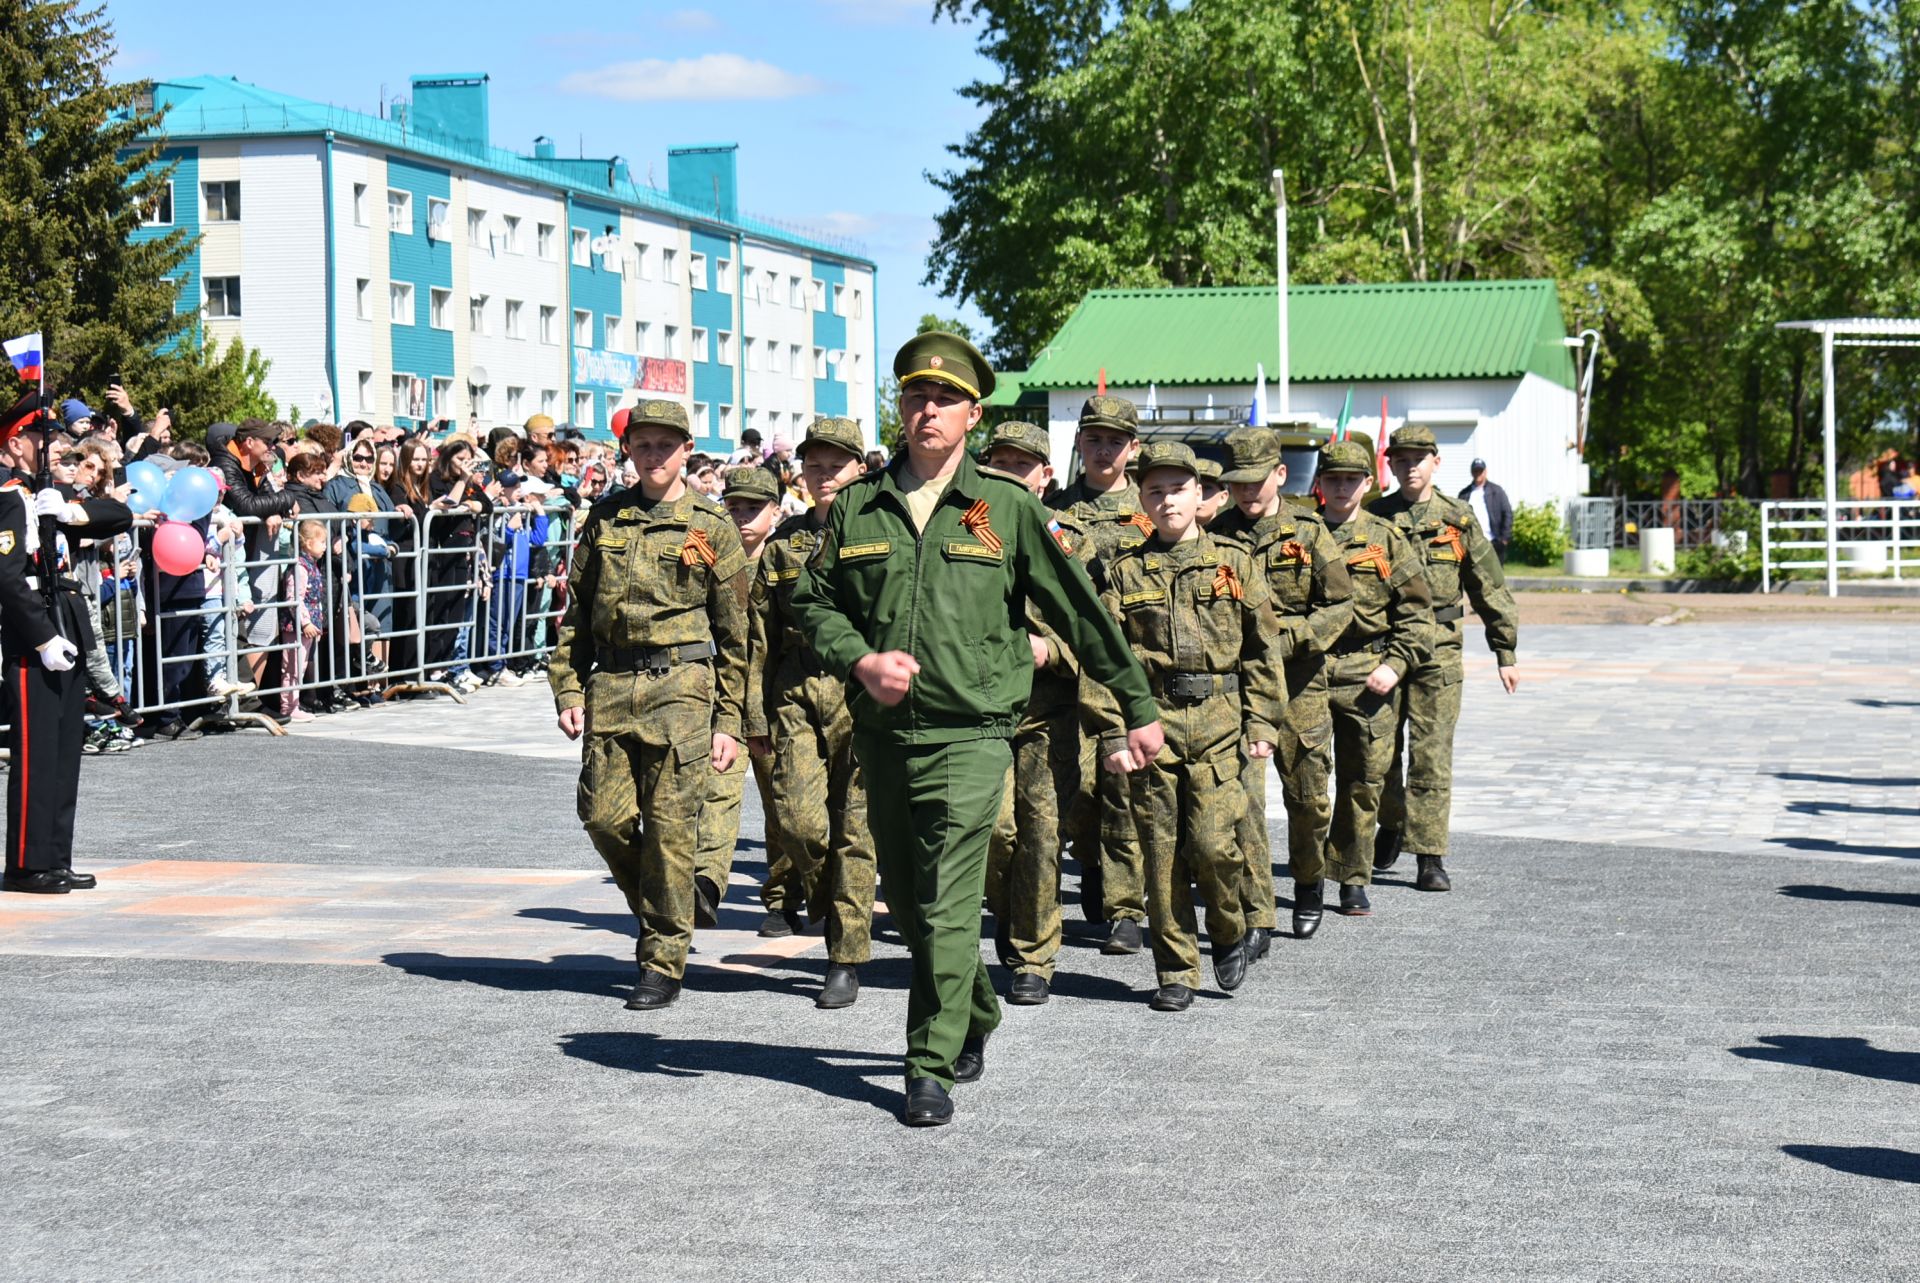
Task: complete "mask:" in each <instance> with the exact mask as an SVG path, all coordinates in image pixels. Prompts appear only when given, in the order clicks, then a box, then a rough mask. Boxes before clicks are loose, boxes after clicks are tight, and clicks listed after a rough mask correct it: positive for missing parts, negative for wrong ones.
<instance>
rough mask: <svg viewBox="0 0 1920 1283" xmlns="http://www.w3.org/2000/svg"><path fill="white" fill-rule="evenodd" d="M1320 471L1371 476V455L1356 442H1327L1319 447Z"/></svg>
mask: <svg viewBox="0 0 1920 1283" xmlns="http://www.w3.org/2000/svg"><path fill="white" fill-rule="evenodd" d="M1320 471H1322V472H1364V473H1366V474H1367V475H1368V476H1372V475H1373V455H1372V454H1371V453H1369V452H1368V450H1367V448H1366V447H1365V446H1363V445H1361V444H1360V443H1359V442H1358V441H1329V442H1327V443H1326V444H1325V445H1323V446H1321V447H1320Z"/></svg>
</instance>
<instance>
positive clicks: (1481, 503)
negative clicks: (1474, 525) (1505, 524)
mask: <svg viewBox="0 0 1920 1283" xmlns="http://www.w3.org/2000/svg"><path fill="white" fill-rule="evenodd" d="M1467 506H1468V507H1470V508H1472V509H1473V516H1474V520H1476V521H1478V522H1479V523H1480V529H1481V530H1483V531H1484V530H1491V529H1493V527H1492V526H1490V525H1488V524H1487V488H1486V487H1485V486H1475V487H1473V488H1472V489H1471V490H1469V491H1467Z"/></svg>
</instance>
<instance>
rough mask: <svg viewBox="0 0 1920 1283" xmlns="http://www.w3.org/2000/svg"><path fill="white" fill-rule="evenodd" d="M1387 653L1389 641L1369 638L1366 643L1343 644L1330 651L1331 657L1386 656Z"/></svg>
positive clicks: (1381, 638)
mask: <svg viewBox="0 0 1920 1283" xmlns="http://www.w3.org/2000/svg"><path fill="white" fill-rule="evenodd" d="M1386 653H1387V639H1386V638H1385V637H1384V636H1382V637H1369V638H1367V639H1366V640H1365V641H1357V642H1343V643H1341V644H1340V645H1337V646H1335V647H1334V648H1333V649H1332V650H1330V651H1328V652H1327V654H1329V655H1336V656H1337V655H1384V654H1386Z"/></svg>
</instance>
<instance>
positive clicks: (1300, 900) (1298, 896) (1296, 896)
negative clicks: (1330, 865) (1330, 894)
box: [1293, 878, 1327, 940]
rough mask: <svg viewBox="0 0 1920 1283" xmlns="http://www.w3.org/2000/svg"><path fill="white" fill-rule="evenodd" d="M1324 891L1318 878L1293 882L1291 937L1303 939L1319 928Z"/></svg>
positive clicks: (1323, 903) (1324, 903) (1324, 901)
mask: <svg viewBox="0 0 1920 1283" xmlns="http://www.w3.org/2000/svg"><path fill="white" fill-rule="evenodd" d="M1326 902H1327V901H1326V892H1325V890H1324V887H1323V884H1322V883H1321V881H1320V880H1319V879H1318V878H1315V879H1314V880H1313V881H1311V882H1296V883H1294V884H1293V938H1294V939H1296V940H1305V939H1308V938H1310V937H1311V936H1312V935H1313V933H1314V932H1316V931H1318V930H1319V929H1320V914H1321V912H1322V910H1324V909H1325V907H1326Z"/></svg>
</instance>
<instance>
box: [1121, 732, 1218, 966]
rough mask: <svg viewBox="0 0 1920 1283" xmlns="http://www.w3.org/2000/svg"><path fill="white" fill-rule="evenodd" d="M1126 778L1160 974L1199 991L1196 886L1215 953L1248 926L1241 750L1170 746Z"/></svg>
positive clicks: (1154, 955)
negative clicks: (1189, 756) (1198, 752)
mask: <svg viewBox="0 0 1920 1283" xmlns="http://www.w3.org/2000/svg"><path fill="white" fill-rule="evenodd" d="M1216 698H1219V697H1216ZM1103 773H1104V772H1103ZM1124 778H1126V779H1127V781H1128V782H1129V784H1130V786H1131V792H1132V795H1133V816H1134V820H1135V822H1136V824H1137V825H1138V830H1139V835H1140V839H1139V840H1140V850H1141V852H1142V854H1144V855H1145V857H1146V864H1147V913H1148V921H1149V922H1150V923H1151V924H1152V940H1153V967H1154V971H1155V972H1156V973H1157V975H1158V977H1159V982H1160V983H1161V984H1163V985H1186V986H1187V987H1188V988H1190V989H1197V988H1199V987H1200V939H1199V935H1200V933H1199V924H1198V922H1197V921H1196V919H1195V915H1194V911H1193V892H1194V888H1195V887H1198V888H1199V891H1200V899H1201V902H1202V903H1204V904H1205V905H1206V926H1207V936H1208V937H1209V939H1210V940H1211V942H1212V944H1213V947H1214V949H1215V950H1219V949H1224V948H1230V947H1232V946H1234V945H1236V944H1238V943H1239V942H1240V937H1241V936H1243V935H1245V934H1246V929H1247V926H1246V918H1245V916H1244V914H1243V912H1242V909H1241V898H1242V893H1243V890H1244V887H1245V884H1246V861H1245V860H1244V858H1243V857H1242V855H1241V850H1240V842H1239V837H1238V834H1237V831H1236V830H1237V828H1238V826H1239V823H1240V818H1241V815H1242V814H1243V813H1244V812H1245V810H1246V806H1247V792H1246V787H1245V786H1244V785H1243V784H1242V783H1241V780H1240V753H1239V750H1238V748H1237V747H1236V746H1235V745H1234V744H1233V743H1231V742H1229V743H1228V744H1227V745H1226V746H1225V747H1224V749H1216V750H1215V751H1214V752H1212V753H1211V754H1210V755H1208V756H1205V757H1201V758H1199V759H1197V760H1191V761H1190V760H1186V759H1183V758H1182V757H1180V756H1179V755H1178V754H1177V753H1176V752H1175V751H1174V750H1173V749H1172V747H1171V745H1169V747H1168V748H1167V749H1166V750H1163V751H1162V752H1161V754H1160V756H1159V757H1158V758H1157V759H1155V760H1154V761H1153V762H1151V763H1149V764H1148V765H1147V767H1146V769H1145V770H1140V771H1135V772H1133V773H1132V774H1131V775H1128V776H1126V777H1124Z"/></svg>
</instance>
